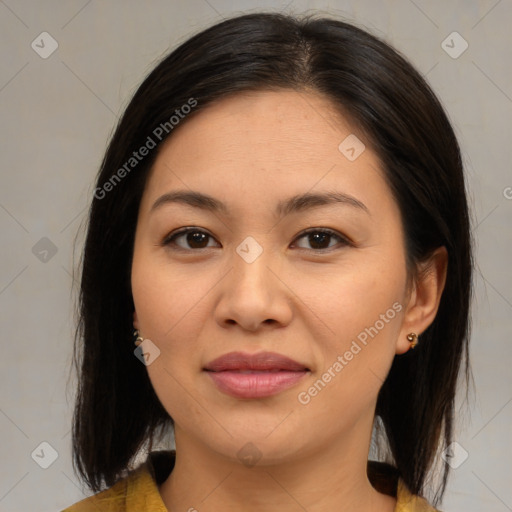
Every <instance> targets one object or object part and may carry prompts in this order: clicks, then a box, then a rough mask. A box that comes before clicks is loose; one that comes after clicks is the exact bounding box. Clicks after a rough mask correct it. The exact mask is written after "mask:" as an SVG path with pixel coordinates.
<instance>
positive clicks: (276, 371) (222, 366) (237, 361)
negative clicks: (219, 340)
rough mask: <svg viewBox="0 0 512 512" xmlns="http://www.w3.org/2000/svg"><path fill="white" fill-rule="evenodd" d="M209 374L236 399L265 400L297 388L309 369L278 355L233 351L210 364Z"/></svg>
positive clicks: (222, 389)
mask: <svg viewBox="0 0 512 512" xmlns="http://www.w3.org/2000/svg"><path fill="white" fill-rule="evenodd" d="M204 370H205V371H206V372H208V375H209V376H210V377H211V379H212V380H213V382H214V383H215V384H216V386H217V387H218V388H219V390H220V391H222V392H224V393H226V394H228V395H231V396H234V397H236V398H264V397H267V396H272V395H276V394H277V393H280V392H281V391H284V390H285V389H288V388H290V387H292V386H294V385H295V384H296V383H297V382H299V380H300V379H302V378H303V377H304V376H305V375H306V374H308V373H309V369H308V368H307V367H306V366H305V365H303V364H301V363H298V362H297V361H294V360H293V359H290V358H289V357H286V356H283V355H281V354H277V353H274V352H260V353H258V354H248V353H244V352H230V353H229V354H225V355H223V356H221V357H218V358H217V359H214V360H213V361H211V362H210V363H208V364H207V365H206V366H205V368H204Z"/></svg>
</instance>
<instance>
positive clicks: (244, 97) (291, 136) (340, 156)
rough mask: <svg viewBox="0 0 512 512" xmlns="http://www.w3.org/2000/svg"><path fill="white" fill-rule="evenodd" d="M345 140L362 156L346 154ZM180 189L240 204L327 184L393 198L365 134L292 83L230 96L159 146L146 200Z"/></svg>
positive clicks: (326, 102)
mask: <svg viewBox="0 0 512 512" xmlns="http://www.w3.org/2000/svg"><path fill="white" fill-rule="evenodd" d="M346 140H348V141H349V142H350V145H352V146H354V141H355V144H356V145H355V146H354V147H355V148H356V150H357V151H358V152H359V151H361V153H360V154H359V155H356V157H357V158H347V153H346V146H347V144H345V141H346ZM357 144H359V145H360V146H357ZM361 148H363V149H361ZM348 156H351V155H350V154H349V155H348ZM178 188H179V189H186V188H188V189H194V190H196V191H200V192H205V193H207V194H209V195H213V196H215V197H218V198H219V199H221V200H222V201H224V202H226V203H230V202H235V201H236V202H237V205H236V206H237V207H238V206H241V205H242V203H244V201H245V202H248V201H249V200H250V201H251V202H252V204H254V201H256V200H258V198H260V200H265V204H267V203H268V205H269V206H270V205H271V203H277V202H279V201H280V200H281V199H282V198H283V197H285V196H286V197H290V196H292V195H294V194H302V193H304V192H307V191H313V192H317V191H326V190H329V191H341V192H343V193H346V194H349V195H352V196H354V197H357V198H359V199H360V200H361V201H362V202H364V203H367V201H365V197H366V198H367V199H368V201H370V202H371V201H372V197H371V196H373V198H374V199H377V198H379V197H380V199H381V201H382V203H383V206H385V203H386V202H387V201H392V198H391V192H390V190H389V189H388V187H387V184H386V181H385V179H384V175H383V172H382V170H381V165H380V162H379V159H378V158H377V156H376V154H375V153H374V152H373V151H372V149H371V146H370V143H369V141H368V140H366V139H365V137H364V135H363V134H362V133H361V132H360V131H358V129H357V128H355V127H354V125H353V124H352V123H351V122H350V121H349V119H348V118H347V117H345V116H344V115H342V114H341V111H340V110H339V109H338V108H336V106H335V105H334V104H333V103H332V102H331V101H330V100H328V99H326V98H325V97H323V96H321V95H319V94H317V93H311V92H297V91H294V90H279V91H268V90H265V91H250V92H243V93H239V94H236V95H231V96H227V97H225V98H222V99H221V100H218V101H216V102H214V103H212V104H209V105H207V106H206V107H205V108H204V109H203V110H199V111H197V112H195V113H194V115H193V116H191V118H190V119H188V120H187V119H185V120H184V121H183V122H182V123H180V125H179V126H178V127H177V129H175V130H174V131H173V132H172V135H171V137H169V138H168V139H167V141H165V142H164V143H163V145H162V146H161V147H160V149H159V154H158V156H157V158H156V161H155V163H154V165H153V168H152V170H151V173H150V175H149V178H148V181H147V183H146V189H145V193H144V197H143V203H148V202H149V201H151V202H153V201H154V200H155V198H156V197H157V196H159V195H161V194H163V193H166V192H169V191H170V190H173V189H178ZM385 196H387V197H385ZM238 203H240V204H238ZM149 207H150V205H149V204H146V208H144V209H147V208H149Z"/></svg>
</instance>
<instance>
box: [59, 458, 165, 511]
mask: <svg viewBox="0 0 512 512" xmlns="http://www.w3.org/2000/svg"><path fill="white" fill-rule="evenodd" d="M172 455H173V454H171V453H170V452H152V453H151V454H149V456H148V458H147V460H146V462H144V463H143V464H140V465H139V466H138V467H137V468H136V469H134V470H132V471H130V472H129V474H128V476H126V477H124V478H122V479H120V480H119V481H117V482H116V483H115V484H114V485H113V486H112V487H109V488H108V489H105V490H104V491H101V492H99V493H97V494H95V495H93V496H90V497H88V498H85V499H83V500H81V501H79V502H77V503H75V504H74V505H71V507H68V508H66V509H64V510H63V511H61V512H149V511H150V512H167V509H166V508H165V505H164V503H163V501H162V499H161V496H160V493H159V490H158V484H159V483H160V482H161V481H162V480H163V479H165V477H166V475H168V473H169V472H170V470H171V468H172V465H173V463H174V458H173V457H172Z"/></svg>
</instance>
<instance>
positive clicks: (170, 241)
mask: <svg viewBox="0 0 512 512" xmlns="http://www.w3.org/2000/svg"><path fill="white" fill-rule="evenodd" d="M189 233H202V234H205V235H207V236H208V237H210V238H214V237H213V236H212V235H210V234H209V233H207V232H206V231H204V230H202V229H200V228H194V227H188V228H183V229H180V230H178V231H176V232H173V233H170V234H169V235H167V236H166V237H165V238H164V239H163V241H162V243H161V245H162V246H165V247H170V246H172V245H174V247H172V249H173V250H177V251H186V252H190V251H195V252H198V251H201V250H204V249H211V247H201V248H199V249H185V248H183V247H180V246H177V245H176V244H175V241H176V239H177V238H179V237H180V236H183V235H187V234H189ZM312 233H321V234H324V235H328V236H330V237H334V238H337V239H338V240H339V244H341V246H343V247H345V246H353V245H354V244H353V243H352V242H351V241H350V240H349V239H348V238H347V237H345V236H343V235H341V234H340V233H338V232H336V231H334V230H332V229H329V228H309V229H306V230H304V231H302V232H301V233H299V235H298V236H297V237H296V238H295V239H294V241H295V240H300V239H301V238H304V237H306V236H307V235H310V234H312ZM338 248H341V247H338ZM299 249H303V250H305V251H309V252H315V253H322V252H323V253H325V252H331V251H332V250H336V246H333V247H327V248H324V249H305V248H303V247H299Z"/></svg>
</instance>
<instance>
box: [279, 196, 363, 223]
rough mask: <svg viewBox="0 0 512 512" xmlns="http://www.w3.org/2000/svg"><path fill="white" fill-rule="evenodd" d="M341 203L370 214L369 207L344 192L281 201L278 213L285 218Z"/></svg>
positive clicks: (295, 197)
mask: <svg viewBox="0 0 512 512" xmlns="http://www.w3.org/2000/svg"><path fill="white" fill-rule="evenodd" d="M336 203H341V204H345V205H348V206H352V207H354V208H359V209H361V210H362V211H364V212H366V213H367V214H368V215H371V214H370V210H368V208H367V206H366V205H365V204H364V203H362V202H361V201H359V199H356V198H355V197H353V196H351V195H349V194H345V193H343V192H322V193H310V192H306V193H305V194H299V195H296V196H293V197H290V198H289V199H287V200H286V201H281V202H279V203H278V205H277V209H276V212H277V214H278V216H279V217H284V216H285V215H289V214H290V213H294V212H298V211H303V210H307V209H310V208H314V207H316V206H324V205H329V204H336Z"/></svg>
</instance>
